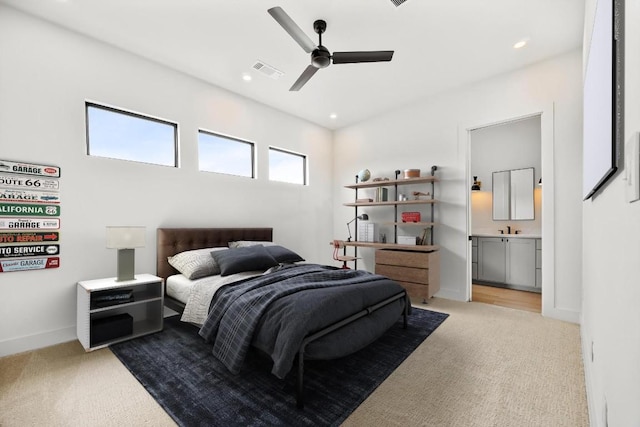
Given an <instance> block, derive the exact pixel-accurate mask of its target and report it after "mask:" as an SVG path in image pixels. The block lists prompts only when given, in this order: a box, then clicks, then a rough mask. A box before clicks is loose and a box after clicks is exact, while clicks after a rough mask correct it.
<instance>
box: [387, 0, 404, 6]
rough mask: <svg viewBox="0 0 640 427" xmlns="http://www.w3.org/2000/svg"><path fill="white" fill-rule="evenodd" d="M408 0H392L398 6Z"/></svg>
mask: <svg viewBox="0 0 640 427" xmlns="http://www.w3.org/2000/svg"><path fill="white" fill-rule="evenodd" d="M406 1H407V0H391V3H393V4H394V5H396V7H398V6H400V5H401V4H402V3H404V2H406Z"/></svg>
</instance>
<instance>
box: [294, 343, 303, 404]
mask: <svg viewBox="0 0 640 427" xmlns="http://www.w3.org/2000/svg"><path fill="white" fill-rule="evenodd" d="M303 375H304V349H300V352H299V353H298V378H297V384H296V406H297V407H298V409H302V408H304V397H303Z"/></svg>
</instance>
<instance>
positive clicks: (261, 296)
mask: <svg viewBox="0 0 640 427" xmlns="http://www.w3.org/2000/svg"><path fill="white" fill-rule="evenodd" d="M272 238H273V230H272V229H271V228H159V229H158V230H157V275H158V276H160V277H162V278H163V279H165V305H166V306H167V307H169V308H171V309H173V310H175V311H177V312H179V313H182V316H183V317H182V320H185V321H190V322H191V323H195V324H197V325H198V326H199V327H200V330H199V332H198V333H199V334H200V335H201V336H202V337H203V338H204V339H205V341H207V342H211V343H212V353H213V355H215V356H216V358H217V359H218V360H217V361H216V363H218V362H222V363H223V364H224V365H225V366H226V367H227V368H228V369H229V370H230V371H231V372H234V371H237V370H239V369H241V364H242V361H243V357H244V355H246V352H248V351H253V350H254V349H257V350H258V351H260V352H262V353H265V354H266V355H267V356H268V357H270V358H271V359H272V361H273V370H272V373H273V374H274V375H276V376H277V377H278V378H284V376H285V375H286V374H287V373H288V372H289V371H290V370H292V368H294V366H295V365H296V364H297V385H296V403H297V405H298V407H300V408H302V407H303V378H304V362H305V360H314V359H323V360H329V359H335V358H340V357H344V356H347V355H349V354H351V353H353V352H355V351H357V350H359V349H361V348H363V347H365V346H366V345H368V344H369V343H371V342H373V341H374V340H376V339H377V338H379V337H380V336H381V335H382V334H383V333H384V332H385V331H386V330H388V329H389V328H390V327H392V326H393V325H394V324H396V323H397V322H398V320H400V319H401V318H403V319H404V327H405V328H406V325H407V315H408V312H409V308H410V305H409V300H408V297H407V295H406V292H405V290H404V289H403V288H402V287H401V286H400V285H399V284H398V283H396V282H394V281H392V280H390V279H388V278H386V277H383V276H379V275H375V274H372V273H368V272H365V271H362V270H350V271H347V270H344V269H339V268H336V267H332V266H322V265H317V264H312V263H304V262H288V261H293V260H290V259H289V258H291V257H290V256H288V257H285V259H283V260H281V259H280V258H278V256H279V253H278V256H276V255H275V253H276V252H274V250H276V251H277V250H278V248H280V249H282V248H281V247H280V246H277V245H275V244H273V243H272V240H273V239H272ZM230 242H244V243H251V245H249V246H250V248H239V249H228V248H229V245H230ZM262 242H264V243H262ZM198 250H200V251H198ZM242 251H247V253H249V251H251V253H252V254H253V253H259V254H262V253H263V252H264V253H269V254H274V255H273V259H275V258H278V260H277V262H276V265H273V266H271V267H268V266H267V265H265V266H262V267H261V268H260V270H259V271H253V270H252V271H244V270H243V271H240V272H236V271H235V270H233V271H232V270H228V271H227V273H229V274H227V275H226V276H225V277H219V276H221V275H224V274H226V273H225V272H224V268H225V267H226V266H227V264H225V258H224V257H228V256H230V255H231V254H241V253H242ZM285 251H286V249H285ZM192 252H193V253H197V252H203V253H205V254H207V255H211V254H213V255H212V257H213V258H215V259H216V260H217V261H218V262H219V264H220V266H219V267H220V268H222V269H223V273H220V274H210V275H209V276H205V277H202V278H196V279H194V280H185V278H184V274H187V275H189V273H188V272H185V270H184V269H183V268H181V267H180V266H178V267H179V268H180V269H181V270H182V272H183V274H180V272H179V271H178V270H176V268H174V266H172V265H171V264H170V263H169V260H171V261H172V263H173V264H174V265H177V264H176V263H175V258H176V257H179V256H181V255H183V254H185V253H192ZM295 255H297V254H295ZM234 256H236V255H234ZM251 256H253V255H251ZM282 261H284V262H282ZM302 261H304V260H302ZM252 262H253V261H252ZM267 267H268V268H267ZM263 270H264V271H263ZM203 274H205V273H203ZM236 274H237V277H236V276H235V275H236ZM189 277H191V276H189ZM176 280H177V281H178V283H182V284H181V285H175V283H176ZM236 280H237V281H236ZM210 282H215V283H217V285H216V286H217V287H216V288H215V289H216V290H215V291H211V290H210ZM196 283H197V284H200V285H202V286H200V287H201V288H203V289H205V288H206V289H207V292H209V293H210V295H209V296H208V297H206V298H209V299H206V298H205V297H199V298H200V299H203V298H204V299H205V301H206V306H205V303H204V302H202V301H200V302H199V305H200V306H201V307H200V308H201V309H203V307H205V308H204V310H205V311H206V313H204V315H203V314H202V313H199V314H198V315H197V316H195V317H197V318H198V321H193V319H192V318H191V317H189V316H192V315H193V313H192V311H193V310H192V309H190V307H191V306H192V305H194V303H193V299H192V298H190V297H188V295H190V293H191V294H193V293H194V289H195V288H196V285H194V284H196ZM220 283H222V284H220ZM230 283H232V284H230ZM189 285H191V288H189V287H188V286H189ZM184 286H187V288H186V289H187V290H185V287H184ZM205 293H206V292H205ZM214 294H215V296H214ZM254 294H255V296H253V295H254ZM251 298H253V299H251ZM196 300H198V298H196ZM209 303H210V304H209ZM223 313H224V315H223ZM187 314H188V315H187ZM198 316H199V317H198ZM185 317H186V319H185ZM200 320H201V321H202V324H200V323H201V322H200Z"/></svg>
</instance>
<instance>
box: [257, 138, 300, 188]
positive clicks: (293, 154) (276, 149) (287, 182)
mask: <svg viewBox="0 0 640 427" xmlns="http://www.w3.org/2000/svg"><path fill="white" fill-rule="evenodd" d="M272 150H273V151H278V152H280V153H284V154H289V155H292V156H298V157H302V159H303V160H302V184H300V183H297V182H289V181H277V180H273V179H271V151H272ZM268 153H269V156H268V159H267V160H268V164H269V178H268V179H269V181H271V182H282V183H285V184H294V185H302V186H308V185H309V176H308V170H309V166H308V161H309V157H308V156H307V155H306V154H302V153H298V152H296V151H292V150H287V149H284V148H279V147H274V146H273V145H270V146H269V151H268Z"/></svg>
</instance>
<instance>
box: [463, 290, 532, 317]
mask: <svg viewBox="0 0 640 427" xmlns="http://www.w3.org/2000/svg"><path fill="white" fill-rule="evenodd" d="M471 299H472V300H473V301H475V302H483V303H486V304H494V305H500V306H502V307H509V308H516V309H518V310H526V311H532V312H534V313H540V312H541V311H542V294H538V293H535V292H525V291H516V290H514V289H503V288H496V287H494V286H484V285H476V284H474V285H473V287H472V290H471Z"/></svg>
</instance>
